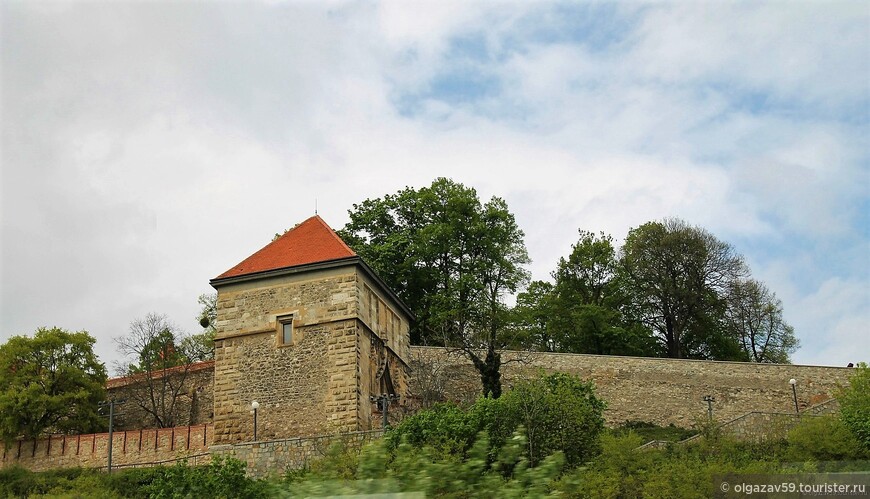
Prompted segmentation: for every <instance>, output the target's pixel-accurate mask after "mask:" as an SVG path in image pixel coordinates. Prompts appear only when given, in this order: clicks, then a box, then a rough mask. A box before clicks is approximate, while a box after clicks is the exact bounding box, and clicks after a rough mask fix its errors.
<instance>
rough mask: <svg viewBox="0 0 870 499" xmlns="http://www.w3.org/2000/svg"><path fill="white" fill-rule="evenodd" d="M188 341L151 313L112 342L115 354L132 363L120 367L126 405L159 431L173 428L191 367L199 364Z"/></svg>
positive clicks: (183, 335)
mask: <svg viewBox="0 0 870 499" xmlns="http://www.w3.org/2000/svg"><path fill="white" fill-rule="evenodd" d="M189 338H190V337H189V336H187V335H185V334H184V333H183V332H182V331H181V330H179V329H178V328H177V327H176V326H175V325H174V324H172V323H171V322H169V319H168V318H167V317H166V316H165V315H158V314H153V313H152V314H148V315H146V316H145V318H144V319H136V320H134V321H133V322H131V323H130V331H129V333H128V334H126V335H124V336H119V337H116V338H115V343H116V345H117V347H118V353H120V354H121V355H123V356H124V357H125V358H126V359H127V360H128V362H129V361H130V360H134V362H130V363H128V364H121V365H120V367H119V371H120V372H121V374H122V375H123V376H125V377H126V378H127V390H126V391H125V393H126V394H127V396H128V403H129V402H132V403H134V404H135V405H136V406H138V407H139V408H140V409H141V410H142V411H144V412H145V413H146V414H148V416H149V417H150V418H151V421H152V424H153V425H154V426H156V427H158V428H168V427H171V426H175V425H176V423H177V420H178V417H179V416H180V410H181V407H180V399H181V397H182V396H183V395H184V394H185V393H186V392H185V389H186V387H187V383H186V381H187V379H188V374H189V372H190V367H191V365H192V364H194V363H195V362H197V361H199V360H200V358H199V357H198V356H197V355H198V354H199V353H200V352H198V351H197V350H195V349H193V346H195V345H194V343H193V342H191V341H190V339H189Z"/></svg>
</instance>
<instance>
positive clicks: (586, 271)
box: [550, 230, 655, 355]
mask: <svg viewBox="0 0 870 499" xmlns="http://www.w3.org/2000/svg"><path fill="white" fill-rule="evenodd" d="M553 278H554V279H555V281H556V284H555V286H554V290H553V302H554V303H553V305H552V307H551V309H552V311H551V315H550V326H551V327H550V329H551V334H552V335H553V336H554V337H555V338H556V341H557V342H558V343H559V345H560V350H561V351H565V352H574V353H592V354H599V355H653V354H654V353H655V343H654V341H652V338H651V337H650V335H649V333H648V330H647V329H646V328H644V327H643V326H642V324H640V323H639V322H637V321H632V320H630V319H629V318H628V317H626V316H625V315H624V314H623V309H624V308H625V307H626V305H627V304H628V294H627V293H626V292H625V290H624V282H623V280H622V279H621V276H620V274H619V273H618V261H617V258H616V249H615V248H614V246H613V238H612V237H610V236H609V235H606V234H604V233H600V234H598V235H596V234H594V233H592V232H587V231H583V230H581V231H580V239H579V241H578V242H577V243H576V244H574V245H573V246H572V251H571V254H570V255H569V256H568V258H567V259H566V258H560V259H559V263H558V266H557V268H556V271H555V272H553Z"/></svg>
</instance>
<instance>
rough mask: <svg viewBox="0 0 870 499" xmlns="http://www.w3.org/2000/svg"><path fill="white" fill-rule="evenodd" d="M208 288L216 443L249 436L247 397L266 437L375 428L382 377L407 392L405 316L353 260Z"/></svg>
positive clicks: (250, 418) (251, 423)
mask: <svg viewBox="0 0 870 499" xmlns="http://www.w3.org/2000/svg"><path fill="white" fill-rule="evenodd" d="M216 288H217V290H218V299H217V322H216V326H217V334H216V337H215V377H214V380H215V381H214V425H215V443H216V444H225V443H237V442H243V441H250V440H252V439H253V428H254V418H253V414H252V410H251V402H252V401H254V400H256V401H257V402H258V403H259V404H260V406H259V409H258V411H257V419H258V422H257V437H258V439H259V440H265V439H272V438H288V437H294V436H305V435H319V434H328V433H336V432H348V431H358V430H368V429H371V428H373V427H375V428H377V427H378V426H379V425H380V419H379V415H377V417H375V416H373V413H374V412H376V411H374V410H373V408H372V402H371V400H370V397H371V396H372V395H379V394H381V393H383V392H384V386H385V385H384V380H387V379H389V380H390V383H388V384H389V385H390V386H391V388H392V392H393V393H398V394H400V395H401V396H402V397H403V398H404V396H405V395H407V388H408V373H407V362H406V360H405V359H406V358H407V355H408V354H407V352H408V348H409V346H408V328H409V318H408V317H407V315H406V314H404V313H402V312H401V308H400V307H399V306H398V305H397V304H396V303H395V302H394V301H393V300H392V298H391V297H390V295H389V294H388V293H386V292H385V291H384V290H382V289H381V287H380V285H379V284H378V283H376V282H375V280H374V279H372V278H371V277H369V276H368V275H367V272H365V271H363V270H362V267H361V266H359V265H357V264H356V263H355V262H352V263H349V264H343V265H337V266H335V267H331V268H319V269H314V270H310V269H309V270H305V269H302V270H292V271H288V273H285V274H282V275H272V276H265V277H260V278H257V279H249V280H242V281H236V282H229V283H216ZM291 321H292V325H293V340H292V342H291V343H290V344H284V338H283V336H282V334H283V329H282V328H283V323H285V322H291ZM385 372H387V373H388V374H386V375H385Z"/></svg>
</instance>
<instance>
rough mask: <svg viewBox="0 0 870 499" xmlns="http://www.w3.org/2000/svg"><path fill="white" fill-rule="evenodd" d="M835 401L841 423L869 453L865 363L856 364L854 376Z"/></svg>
mask: <svg viewBox="0 0 870 499" xmlns="http://www.w3.org/2000/svg"><path fill="white" fill-rule="evenodd" d="M837 399H838V400H839V401H840V417H841V418H842V419H843V422H844V423H845V424H846V426H847V427H848V428H849V430H850V431H851V432H852V433H853V434H855V436H856V437H857V438H858V441H859V442H860V443H861V445H862V446H863V447H864V450H865V452H870V367H868V366H867V364H866V363H864V362H861V363H859V364H858V367H857V368H855V374H853V375H852V376H851V377H850V378H849V386H847V387H845V388H843V389H842V390H841V391H840V393H839V394H838V396H837Z"/></svg>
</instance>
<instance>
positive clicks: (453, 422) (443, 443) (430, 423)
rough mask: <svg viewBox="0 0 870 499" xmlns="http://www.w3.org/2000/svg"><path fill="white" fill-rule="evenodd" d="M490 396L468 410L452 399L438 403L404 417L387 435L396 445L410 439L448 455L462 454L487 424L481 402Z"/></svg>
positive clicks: (415, 444) (414, 442)
mask: <svg viewBox="0 0 870 499" xmlns="http://www.w3.org/2000/svg"><path fill="white" fill-rule="evenodd" d="M487 400H488V399H481V400H480V401H478V403H476V404H475V405H474V406H473V407H472V408H471V409H470V410H468V411H466V410H463V409H462V408H460V407H458V406H456V405H454V404H451V403H441V404H436V405H434V406H433V407H432V408H431V409H427V410H423V411H420V412H418V413H416V414H414V415H412V416H409V417H407V418H405V419H403V420H402V422H401V423H399V424H398V425H397V426H396V427H395V428H393V430H392V431H390V432H389V433H387V435H386V437H385V438H386V440H387V442H389V443H391V445H392V446H393V447H398V446H399V444H400V443H402V442H406V443H408V444H409V445H412V446H415V447H423V446H428V447H432V448H433V449H435V450H437V451H439V452H441V453H443V454H445V455H450V454H458V455H461V454H462V453H464V452H465V451H466V450H468V449H469V448H470V447H471V445H472V443H473V442H474V439H475V438H476V436H477V433H478V432H480V431H481V430H483V429H484V428H485V427H486V422H485V421H482V417H481V416H482V414H483V413H484V410H482V409H481V405H483V404H485V403H486V402H485V401H487Z"/></svg>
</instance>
